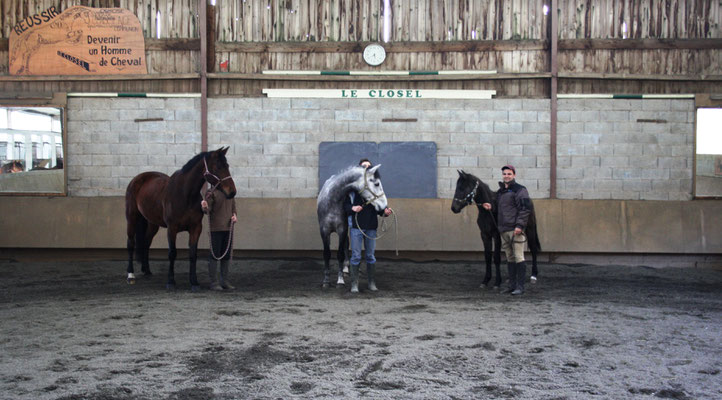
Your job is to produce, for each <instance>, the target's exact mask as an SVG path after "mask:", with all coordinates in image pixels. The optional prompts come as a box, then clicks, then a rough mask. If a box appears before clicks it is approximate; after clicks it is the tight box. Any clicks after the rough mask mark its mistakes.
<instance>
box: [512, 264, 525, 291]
mask: <svg viewBox="0 0 722 400" xmlns="http://www.w3.org/2000/svg"><path fill="white" fill-rule="evenodd" d="M525 280H526V263H525V262H524V261H522V262H520V263H518V264H517V265H516V289H515V290H514V291H513V292H511V294H513V295H519V294H523V293H524V281H525Z"/></svg>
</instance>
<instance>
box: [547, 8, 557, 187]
mask: <svg viewBox="0 0 722 400" xmlns="http://www.w3.org/2000/svg"><path fill="white" fill-rule="evenodd" d="M550 12H551V17H552V23H551V33H550V38H551V54H550V56H549V57H550V58H551V82H550V83H551V85H550V86H551V93H550V96H549V114H550V115H549V116H550V118H549V121H550V126H549V198H551V199H556V198H557V85H558V83H559V80H558V66H557V58H558V57H557V56H558V53H557V49H558V47H557V45H558V38H559V28H558V27H559V20H558V19H559V17H558V15H559V13H557V0H552V4H551V10H550Z"/></svg>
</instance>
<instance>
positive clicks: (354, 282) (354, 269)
mask: <svg viewBox="0 0 722 400" xmlns="http://www.w3.org/2000/svg"><path fill="white" fill-rule="evenodd" d="M358 269H359V265H358V264H351V293H358Z"/></svg>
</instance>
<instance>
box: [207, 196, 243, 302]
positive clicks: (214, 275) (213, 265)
mask: <svg viewBox="0 0 722 400" xmlns="http://www.w3.org/2000/svg"><path fill="white" fill-rule="evenodd" d="M210 187H211V186H210V185H206V186H205V187H204V188H203V191H202V194H203V200H201V209H202V210H203V212H204V213H205V214H208V216H209V217H208V219H209V221H210V224H209V225H210V230H211V243H210V246H211V248H210V250H211V251H210V254H209V255H208V276H209V277H210V279H211V290H217V291H222V290H224V289H225V290H233V289H235V287H234V286H233V285H231V283H230V282H229V281H228V264H230V260H231V253H233V247H232V243H233V236H232V235H231V230H232V229H233V224H235V223H236V222H237V221H238V218H237V216H236V201H235V200H234V199H232V198H231V199H229V198H227V197H226V195H225V194H224V193H223V192H221V191H219V190H214V191H210ZM217 260H220V261H221V275H220V280H219V279H218V263H217Z"/></svg>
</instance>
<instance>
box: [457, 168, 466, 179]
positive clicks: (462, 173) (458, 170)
mask: <svg viewBox="0 0 722 400" xmlns="http://www.w3.org/2000/svg"><path fill="white" fill-rule="evenodd" d="M456 172H458V173H459V177H460V178H463V177H464V171H462V170H460V169H457V170H456Z"/></svg>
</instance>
